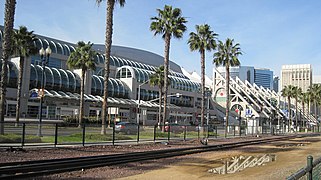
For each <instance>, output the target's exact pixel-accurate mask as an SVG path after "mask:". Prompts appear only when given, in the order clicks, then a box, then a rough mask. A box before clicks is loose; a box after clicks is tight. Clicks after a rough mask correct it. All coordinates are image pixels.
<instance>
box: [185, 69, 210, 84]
mask: <svg viewBox="0 0 321 180" xmlns="http://www.w3.org/2000/svg"><path fill="white" fill-rule="evenodd" d="M181 69H182V72H183V74H184V75H185V76H187V77H188V78H189V79H190V80H191V81H194V82H198V83H200V82H201V76H200V75H199V74H198V73H197V72H195V71H193V72H188V71H187V70H186V69H184V68H181ZM212 85H213V81H212V79H211V78H209V77H208V76H207V75H205V86H206V87H208V88H211V87H212Z"/></svg>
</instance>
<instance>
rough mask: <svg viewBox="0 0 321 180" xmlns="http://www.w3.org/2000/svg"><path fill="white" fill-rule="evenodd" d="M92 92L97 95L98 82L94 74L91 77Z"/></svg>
mask: <svg viewBox="0 0 321 180" xmlns="http://www.w3.org/2000/svg"><path fill="white" fill-rule="evenodd" d="M91 94H92V95H97V82H96V78H95V77H94V76H92V77H91Z"/></svg>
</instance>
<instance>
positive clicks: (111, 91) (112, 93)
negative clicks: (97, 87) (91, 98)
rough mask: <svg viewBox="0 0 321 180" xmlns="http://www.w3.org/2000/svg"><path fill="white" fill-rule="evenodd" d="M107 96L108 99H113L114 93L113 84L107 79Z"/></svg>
mask: <svg viewBox="0 0 321 180" xmlns="http://www.w3.org/2000/svg"><path fill="white" fill-rule="evenodd" d="M107 89H108V96H109V97H114V96H115V91H114V84H113V82H112V80H111V79H108V88H107Z"/></svg>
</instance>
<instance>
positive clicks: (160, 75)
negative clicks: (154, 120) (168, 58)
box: [149, 66, 165, 124]
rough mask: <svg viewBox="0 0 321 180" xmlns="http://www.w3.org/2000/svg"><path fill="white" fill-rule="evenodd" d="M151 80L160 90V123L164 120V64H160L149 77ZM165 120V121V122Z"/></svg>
mask: <svg viewBox="0 0 321 180" xmlns="http://www.w3.org/2000/svg"><path fill="white" fill-rule="evenodd" d="M149 82H150V85H151V86H158V92H159V101H158V102H159V108H158V124H160V123H161V120H162V99H163V97H162V95H163V87H164V66H160V67H159V68H157V69H156V70H155V73H154V74H152V75H151V76H150V78H149ZM164 123H165V122H163V124H164Z"/></svg>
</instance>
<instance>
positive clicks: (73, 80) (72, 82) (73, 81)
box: [66, 70, 76, 91]
mask: <svg viewBox="0 0 321 180" xmlns="http://www.w3.org/2000/svg"><path fill="white" fill-rule="evenodd" d="M66 73H67V75H68V79H69V88H68V89H69V90H70V91H75V90H76V78H75V76H74V74H73V73H72V72H71V71H69V70H66Z"/></svg>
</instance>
